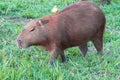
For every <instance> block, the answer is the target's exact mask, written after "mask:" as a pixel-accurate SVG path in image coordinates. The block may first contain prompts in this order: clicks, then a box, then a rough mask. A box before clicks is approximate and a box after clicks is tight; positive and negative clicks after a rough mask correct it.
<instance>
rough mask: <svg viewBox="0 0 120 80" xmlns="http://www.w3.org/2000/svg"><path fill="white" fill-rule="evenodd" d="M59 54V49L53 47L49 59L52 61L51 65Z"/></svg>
mask: <svg viewBox="0 0 120 80" xmlns="http://www.w3.org/2000/svg"><path fill="white" fill-rule="evenodd" d="M58 56H59V52H58V51H57V49H56V48H55V49H53V50H52V51H50V60H49V62H50V64H51V65H52V64H53V60H54V59H57V58H58Z"/></svg>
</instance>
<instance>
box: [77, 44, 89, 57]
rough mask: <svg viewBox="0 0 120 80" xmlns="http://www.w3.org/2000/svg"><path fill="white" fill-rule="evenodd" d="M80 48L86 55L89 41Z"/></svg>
mask: <svg viewBox="0 0 120 80" xmlns="http://www.w3.org/2000/svg"><path fill="white" fill-rule="evenodd" d="M79 49H80V50H81V53H82V54H83V55H84V56H85V55H86V53H87V51H88V47H87V43H85V44H82V45H80V46H79ZM79 55H80V54H79Z"/></svg>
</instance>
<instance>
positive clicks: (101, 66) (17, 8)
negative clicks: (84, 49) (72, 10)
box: [0, 0, 120, 80]
mask: <svg viewBox="0 0 120 80" xmlns="http://www.w3.org/2000/svg"><path fill="white" fill-rule="evenodd" d="M77 1H79V0H0V80H120V1H119V0H112V2H111V4H110V5H107V4H105V5H104V6H100V8H101V9H102V10H103V12H104V13H105V15H106V18H107V23H106V30H105V35H104V55H103V56H99V55H97V53H96V50H95V49H94V47H93V44H91V43H89V46H90V47H89V51H88V53H87V55H86V56H85V57H83V56H81V57H77V54H78V53H79V49H78V48H77V47H74V48H70V49H67V50H65V53H66V56H67V58H68V59H69V60H68V61H67V62H66V63H61V61H60V59H58V60H55V63H54V65H53V66H51V65H50V64H49V63H48V60H49V56H50V55H49V52H47V51H45V49H44V48H41V47H40V48H39V47H35V46H33V47H30V48H27V49H23V50H21V49H19V48H18V46H17V45H16V37H17V35H18V34H19V32H20V31H21V30H22V28H23V26H24V25H25V24H26V23H27V22H28V21H29V19H31V18H39V17H42V16H44V15H47V14H51V9H52V7H53V6H54V5H57V6H58V7H59V8H60V9H62V8H64V7H65V6H67V5H69V4H71V3H73V2H77ZM91 1H94V2H96V3H97V4H99V0H91Z"/></svg>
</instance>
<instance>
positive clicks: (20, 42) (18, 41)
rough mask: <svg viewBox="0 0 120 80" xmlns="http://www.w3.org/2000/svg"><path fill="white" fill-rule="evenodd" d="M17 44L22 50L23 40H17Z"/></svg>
mask: <svg viewBox="0 0 120 80" xmlns="http://www.w3.org/2000/svg"><path fill="white" fill-rule="evenodd" d="M17 43H18V46H19V48H22V40H20V39H17Z"/></svg>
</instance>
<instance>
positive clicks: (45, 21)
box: [41, 19, 49, 25]
mask: <svg viewBox="0 0 120 80" xmlns="http://www.w3.org/2000/svg"><path fill="white" fill-rule="evenodd" d="M48 22H49V20H44V19H41V23H42V25H45V24H47V23H48Z"/></svg>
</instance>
